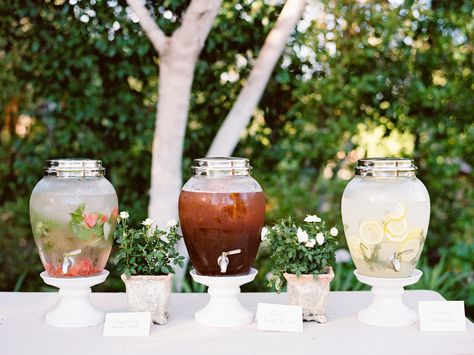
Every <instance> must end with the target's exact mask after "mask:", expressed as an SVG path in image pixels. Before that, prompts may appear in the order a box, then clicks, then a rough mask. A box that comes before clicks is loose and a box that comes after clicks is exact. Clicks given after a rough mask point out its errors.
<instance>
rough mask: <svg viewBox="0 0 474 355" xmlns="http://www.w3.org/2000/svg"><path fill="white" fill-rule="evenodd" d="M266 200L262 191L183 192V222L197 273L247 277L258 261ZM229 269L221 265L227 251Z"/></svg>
mask: <svg viewBox="0 0 474 355" xmlns="http://www.w3.org/2000/svg"><path fill="white" fill-rule="evenodd" d="M264 216H265V197H264V194H263V192H262V191H258V192H200V191H185V190H183V191H181V195H180V197H179V219H180V223H181V228H182V231H183V236H184V241H185V243H186V247H187V249H188V252H189V256H190V258H191V262H192V264H193V266H194V268H195V270H196V271H197V272H198V273H199V274H201V275H209V276H229V275H238V274H245V273H247V272H249V271H250V268H251V266H252V264H253V262H254V260H255V258H256V255H257V250H258V247H259V245H260V233H261V230H262V227H263V224H264ZM234 250H239V252H236V253H235V254H231V255H229V256H228V259H227V260H226V261H228V263H226V269H225V271H224V272H223V270H224V269H222V268H221V267H220V265H219V263H218V260H220V259H219V257H221V256H222V253H223V252H228V251H234Z"/></svg>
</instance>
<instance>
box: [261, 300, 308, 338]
mask: <svg viewBox="0 0 474 355" xmlns="http://www.w3.org/2000/svg"><path fill="white" fill-rule="evenodd" d="M302 313H303V310H302V308H301V306H287V305H281V304H271V303H259V304H258V306H257V315H256V320H257V329H258V330H271V331H280V332H302V331H303V315H302Z"/></svg>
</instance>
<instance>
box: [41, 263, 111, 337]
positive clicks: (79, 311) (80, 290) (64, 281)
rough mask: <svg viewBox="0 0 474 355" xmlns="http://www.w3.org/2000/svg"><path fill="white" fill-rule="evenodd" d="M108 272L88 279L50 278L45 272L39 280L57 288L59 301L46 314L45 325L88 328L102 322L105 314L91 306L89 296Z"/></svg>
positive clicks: (105, 271)
mask: <svg viewBox="0 0 474 355" xmlns="http://www.w3.org/2000/svg"><path fill="white" fill-rule="evenodd" d="M108 275H109V272H108V271H107V270H104V271H102V272H101V273H100V274H98V275H94V276H89V277H64V278H61V277H51V276H49V275H48V273H47V272H46V271H43V272H42V273H41V275H40V276H41V278H42V279H43V280H44V282H45V283H46V284H48V285H51V286H54V287H57V288H59V295H60V296H61V300H60V302H59V304H58V305H57V306H56V308H54V309H53V310H52V311H51V312H49V313H47V314H46V323H48V324H49V325H52V326H54V327H62V328H75V327H88V326H92V325H96V324H101V323H103V322H104V318H105V313H104V312H102V311H99V310H97V309H95V308H94V306H92V304H91V301H90V299H89V295H90V294H91V293H92V291H91V287H92V286H94V285H98V284H100V283H102V282H104V281H105V279H106V278H107V276H108Z"/></svg>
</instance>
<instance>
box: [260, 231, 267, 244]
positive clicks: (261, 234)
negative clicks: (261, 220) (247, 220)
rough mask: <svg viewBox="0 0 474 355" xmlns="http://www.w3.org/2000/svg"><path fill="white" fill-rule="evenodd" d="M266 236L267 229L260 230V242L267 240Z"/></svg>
mask: <svg viewBox="0 0 474 355" xmlns="http://www.w3.org/2000/svg"><path fill="white" fill-rule="evenodd" d="M267 234H268V228H267V227H263V228H262V233H260V237H261V239H262V242H264V241H265V240H267Z"/></svg>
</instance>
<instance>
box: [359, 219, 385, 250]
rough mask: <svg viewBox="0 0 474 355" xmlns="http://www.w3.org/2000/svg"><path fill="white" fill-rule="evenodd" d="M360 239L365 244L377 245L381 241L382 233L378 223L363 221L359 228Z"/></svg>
mask: <svg viewBox="0 0 474 355" xmlns="http://www.w3.org/2000/svg"><path fill="white" fill-rule="evenodd" d="M359 234H360V237H361V239H362V240H363V241H364V242H365V243H367V244H378V243H380V242H381V241H382V239H383V235H384V231H383V227H382V225H381V224H380V223H377V222H375V221H365V222H362V224H361V225H360V227H359Z"/></svg>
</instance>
